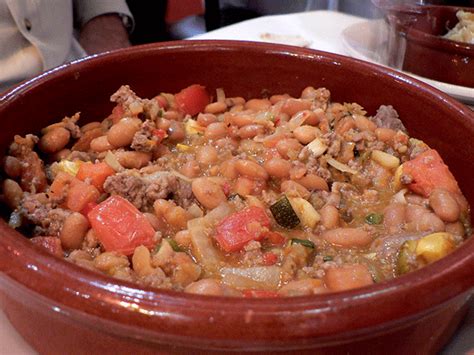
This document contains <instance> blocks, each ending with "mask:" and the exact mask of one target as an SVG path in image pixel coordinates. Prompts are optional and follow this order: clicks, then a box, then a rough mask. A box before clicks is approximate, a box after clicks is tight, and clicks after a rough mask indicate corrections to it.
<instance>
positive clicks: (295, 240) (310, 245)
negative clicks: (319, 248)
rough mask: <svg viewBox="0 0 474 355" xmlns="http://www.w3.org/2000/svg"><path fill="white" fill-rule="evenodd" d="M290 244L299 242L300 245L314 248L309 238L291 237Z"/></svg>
mask: <svg viewBox="0 0 474 355" xmlns="http://www.w3.org/2000/svg"><path fill="white" fill-rule="evenodd" d="M291 244H292V245H293V244H301V245H302V246H304V247H306V248H311V249H314V247H315V246H314V243H313V242H312V241H311V240H307V239H298V238H293V239H291Z"/></svg>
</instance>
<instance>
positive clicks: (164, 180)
mask: <svg viewBox="0 0 474 355" xmlns="http://www.w3.org/2000/svg"><path fill="white" fill-rule="evenodd" d="M104 190H105V192H107V193H110V194H116V195H120V196H122V197H124V198H126V199H127V200H129V201H130V202H131V203H133V204H134V205H135V206H136V207H137V208H138V209H140V210H144V211H146V210H149V209H151V208H152V206H153V203H154V202H155V201H156V200H158V199H171V198H172V199H173V200H174V201H175V202H176V203H177V204H178V205H179V206H181V207H183V208H187V207H189V206H191V205H192V204H193V203H195V202H196V200H195V198H194V195H193V193H192V189H191V184H189V183H188V182H186V181H184V180H181V179H179V178H178V177H176V176H175V175H173V174H170V173H166V172H162V173H158V174H156V176H155V177H153V179H145V178H142V177H138V176H133V175H129V174H127V173H120V174H115V175H112V176H109V177H108V178H107V180H105V183H104Z"/></svg>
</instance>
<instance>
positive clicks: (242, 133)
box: [238, 124, 265, 139]
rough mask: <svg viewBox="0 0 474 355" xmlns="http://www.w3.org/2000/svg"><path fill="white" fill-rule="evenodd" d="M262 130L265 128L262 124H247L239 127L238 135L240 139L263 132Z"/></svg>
mask: <svg viewBox="0 0 474 355" xmlns="http://www.w3.org/2000/svg"><path fill="white" fill-rule="evenodd" d="M264 132H265V128H263V127H262V126H260V125H258V124H249V125H246V126H243V127H241V128H239V131H238V135H239V137H240V138H242V139H248V138H253V137H255V136H258V135H259V134H263V133H264Z"/></svg>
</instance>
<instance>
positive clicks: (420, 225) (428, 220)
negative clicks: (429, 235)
mask: <svg viewBox="0 0 474 355" xmlns="http://www.w3.org/2000/svg"><path fill="white" fill-rule="evenodd" d="M415 226H416V227H415V228H416V230H417V231H419V232H428V231H429V232H444V231H445V230H446V226H445V224H444V222H443V221H442V220H441V218H439V217H438V216H437V215H436V214H434V213H430V212H428V213H425V214H423V215H422V216H421V218H420V220H418V221H416V222H415Z"/></svg>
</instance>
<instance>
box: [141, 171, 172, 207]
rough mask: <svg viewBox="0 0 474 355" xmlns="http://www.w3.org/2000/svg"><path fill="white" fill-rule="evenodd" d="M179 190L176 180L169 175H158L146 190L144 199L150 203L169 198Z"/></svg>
mask: <svg viewBox="0 0 474 355" xmlns="http://www.w3.org/2000/svg"><path fill="white" fill-rule="evenodd" d="M178 188H179V183H178V178H177V177H176V176H175V175H171V174H160V175H159V176H158V177H157V178H156V179H153V182H151V183H150V184H149V185H148V187H147V188H146V192H145V194H146V198H147V199H148V200H150V201H155V200H158V199H167V198H170V197H172V196H170V195H172V194H173V193H174V192H177V191H178Z"/></svg>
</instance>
